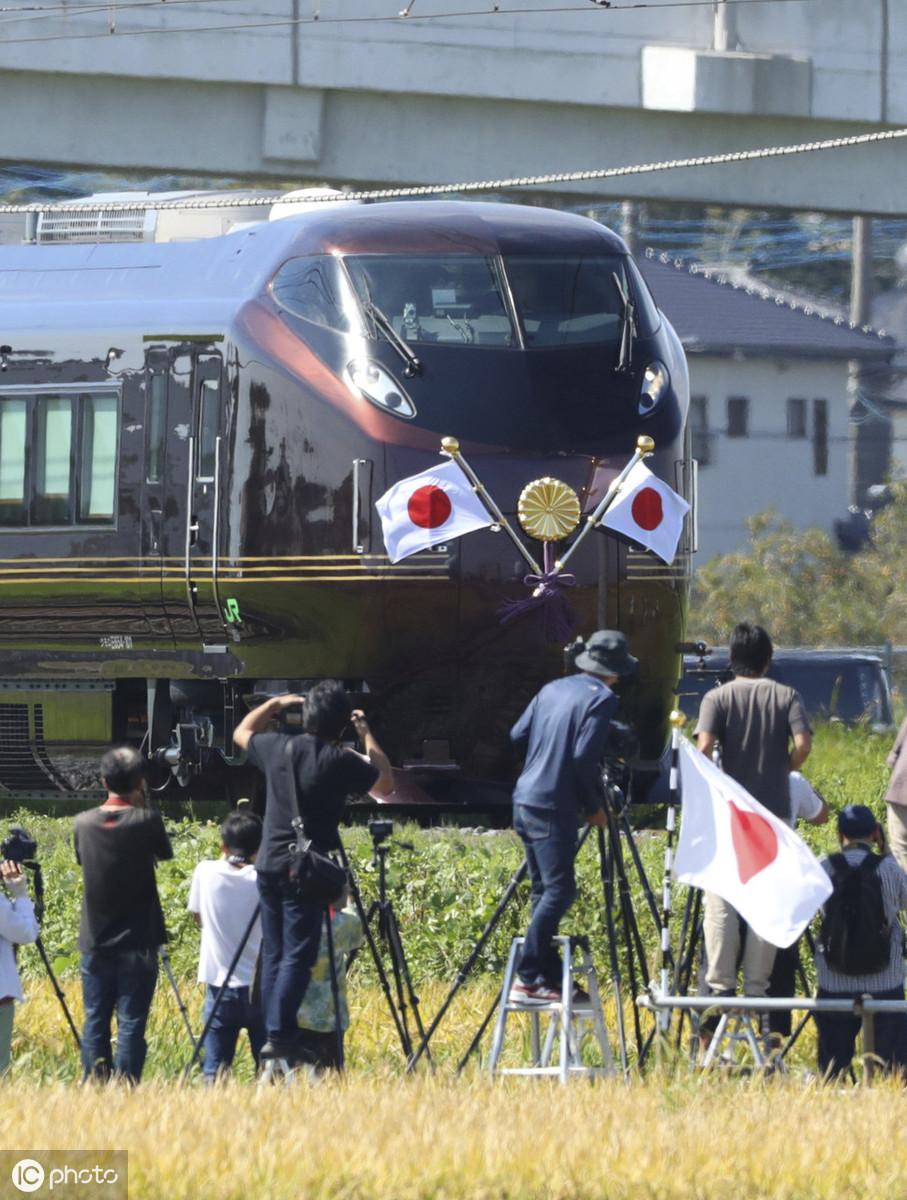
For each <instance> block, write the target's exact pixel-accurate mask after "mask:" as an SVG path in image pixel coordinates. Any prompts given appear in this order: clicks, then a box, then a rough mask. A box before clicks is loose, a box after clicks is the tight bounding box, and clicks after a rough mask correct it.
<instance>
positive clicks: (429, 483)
mask: <svg viewBox="0 0 907 1200" xmlns="http://www.w3.org/2000/svg"><path fill="white" fill-rule="evenodd" d="M375 508H377V510H378V516H379V517H380V518H381V529H382V532H383V534H384V544H385V546H386V547H387V556H388V558H389V559H390V560H391V562H399V561H400V559H401V558H406V557H407V556H408V555H410V554H415V553H416V552H417V551H419V550H427V549H429V547H430V546H437V545H438V543H439V542H448V541H450V539H451V538H457V537H462V536H463V534H464V533H472V531H473V530H474V529H485V528H487V526H489V525H493V524H494V517H492V516H491V515H490V513H489V512H488V510H487V509H486V508H485V506H484V505H483V504H482V501H481V500H480V499H479V498H478V496H477V495H476V494H475V492H474V491H473V490H472V484H471V483H470V482H469V480H468V479H467V478H466V475H465V474H464V473H463V471H462V470H461V469H460V467H459V466H457V464H456V463H455V462H448V463H442V464H441V465H440V466H438V467H432V468H431V469H430V470H428V471H422V472H421V473H420V474H418V475H410V476H409V478H408V479H401V480H400V482H399V483H395V484H394V486H393V487H391V488H388V490H387V491H386V492H385V493H384V495H383V496H382V497H381V499H380V500H376V501H375Z"/></svg>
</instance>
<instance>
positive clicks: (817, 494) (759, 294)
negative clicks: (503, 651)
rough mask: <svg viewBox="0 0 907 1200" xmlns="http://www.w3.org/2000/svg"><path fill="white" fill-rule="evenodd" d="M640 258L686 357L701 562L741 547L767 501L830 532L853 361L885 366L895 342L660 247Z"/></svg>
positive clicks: (839, 509)
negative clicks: (663, 251)
mask: <svg viewBox="0 0 907 1200" xmlns="http://www.w3.org/2000/svg"><path fill="white" fill-rule="evenodd" d="M640 265H641V267H642V269H643V273H644V274H645V276H646V279H647V281H648V283H649V286H650V287H651V288H652V291H653V293H654V295H655V299H656V300H657V301H658V305H659V307H660V308H661V309H662V311H663V312H665V313H666V315H667V316H668V318H669V319H670V320H671V322H672V324H673V325H674V327H675V328H676V329H677V332H678V334H679V335H680V338H681V341H682V342H683V344H684V347H685V349H686V352H687V356H688V360H689V365H690V392H691V397H692V399H691V411H690V426H691V430H692V436H693V455H694V457H695V458H697V459H698V461H699V464H700V466H699V554H698V556H697V561H698V563H699V564H702V563H704V562H706V561H707V560H708V559H709V558H711V557H712V556H713V555H715V554H721V553H726V552H727V551H730V550H736V549H738V548H740V547H741V545H742V544H743V543H744V542H745V539H746V520H747V518H748V517H750V516H752V515H753V514H755V513H758V512H762V511H764V510H765V509H768V508H773V509H775V510H776V511H777V512H778V513H780V514H782V515H783V516H786V517H789V518H790V519H791V520H792V521H793V522H794V523H795V524H796V525H799V526H818V527H819V528H821V529H825V530H827V531H828V532H829V533H831V532H832V528H833V523H834V521H835V520H836V519H840V518H843V517H844V516H846V513H847V504H848V451H849V447H850V438H851V432H850V425H849V420H848V406H849V399H848V393H847V379H848V363H849V362H850V361H851V360H857V361H859V362H861V363H862V364H864V365H865V366H868V367H870V369H872V368H876V369H880V370H882V371H884V368H885V367H886V365H887V363H888V362H889V361H890V359H891V357H892V355H893V354H894V352H895V349H896V346H895V343H894V341H893V340H892V339H891V338H889V337H887V336H885V335H884V334H882V333H879V332H876V331H869V332H866V331H865V330H864V329H855V328H852V327H851V326H850V325H849V323H848V321H847V320H846V319H845V318H843V317H841V316H840V315H831V314H829V313H828V312H827V311H822V312H820V311H819V310H818V309H814V308H812V307H810V306H807V305H804V304H803V303H802V302H799V301H796V300H794V299H791V298H790V297H788V296H786V295H784V294H782V293H780V292H776V291H773V290H772V289H769V288H765V287H761V286H743V285H740V284H734V283H731V282H729V281H728V280H726V279H724V278H721V277H718V276H716V275H714V274H713V273H712V272H708V271H704V270H703V268H701V267H696V266H690V265H689V264H686V263H681V262H677V263H675V262H674V261H673V260H671V259H669V258H668V257H667V256H660V257H657V258H656V257H647V258H645V259H643V260H642V261H641V263H640ZM880 390H882V389H881V388H880Z"/></svg>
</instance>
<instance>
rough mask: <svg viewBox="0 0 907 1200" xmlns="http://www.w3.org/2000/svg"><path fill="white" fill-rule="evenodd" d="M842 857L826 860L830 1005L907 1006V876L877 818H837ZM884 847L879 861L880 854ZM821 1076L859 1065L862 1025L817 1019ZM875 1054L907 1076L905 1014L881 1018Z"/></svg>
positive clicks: (834, 1017) (825, 963)
mask: <svg viewBox="0 0 907 1200" xmlns="http://www.w3.org/2000/svg"><path fill="white" fill-rule="evenodd" d="M838 839H839V841H840V843H841V852H840V853H839V854H832V855H830V856H828V857H827V858H825V859H823V860H822V866H823V867H824V868H825V870H826V871H827V872H828V874H829V875H830V876H831V881H832V884H833V885H834V891H833V892H832V894H831V896H830V897H829V898H828V901H827V902H826V904H825V907H824V917H823V921H822V929H821V932H820V934H819V943H818V948H817V952H816V974H817V978H818V985H819V986H818V989H817V992H816V996H817V998H818V999H820V1000H824V999H840V998H844V999H849V1000H856V999H858V998H860V997H861V996H864V995H867V994H868V995H870V996H872V997H873V998H874V999H876V1000H903V999H904V936H903V932H902V930H901V926H900V925H899V923H898V919H897V916H898V913H899V912H904V911H905V910H907V874H905V873H904V872H903V871H902V870H901V868H900V867H899V866H898V865H897V863H896V862H895V860H894V859H893V858H892V857H891V855H890V854H889V853H888V850H887V847H886V845H885V839H884V835H883V834H882V830H881V827H880V825H879V823H878V821H877V820H876V818H875V814H874V813H873V812H872V810H871V809H869V808H867V807H866V805H865V804H848V805H847V807H846V808H844V809H842V810H841V812H840V813H839V814H838ZM873 847H878V848H879V850H880V851H881V854H874V853H873ZM816 1025H817V1027H818V1031H819V1054H818V1057H819V1070H820V1071H821V1072H822V1074H831V1075H838V1074H840V1073H841V1072H842V1071H846V1070H847V1069H848V1067H849V1066H850V1063H851V1060H852V1059H853V1052H854V1045H855V1042H856V1037H857V1032H858V1031H859V1028H860V1018H859V1017H857V1016H851V1015H849V1014H837V1013H816ZM875 1053H876V1055H877V1056H878V1057H879V1058H880V1059H881V1060H882V1061H883V1062H884V1063H885V1064H886V1065H887V1066H888V1067H889V1068H890V1069H891V1070H894V1071H900V1072H904V1071H907V1014H905V1013H885V1014H881V1013H880V1014H878V1015H877V1016H876V1018H875Z"/></svg>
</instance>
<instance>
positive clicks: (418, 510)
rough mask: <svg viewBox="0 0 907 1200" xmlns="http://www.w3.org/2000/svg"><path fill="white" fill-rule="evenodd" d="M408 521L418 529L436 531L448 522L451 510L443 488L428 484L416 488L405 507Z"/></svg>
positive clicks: (448, 498)
mask: <svg viewBox="0 0 907 1200" xmlns="http://www.w3.org/2000/svg"><path fill="white" fill-rule="evenodd" d="M406 511H407V513H408V514H409V519H410V520H411V521H412V523H413V524H414V525H418V526H419V528H420V529H438V528H439V527H440V526H441V525H443V524H444V522H445V521H447V520H449V518H450V514H451V512H453V509H452V507H451V503H450V497H449V496H448V495H447V492H445V491H444V489H443V488H439V487H436V486H435V485H434V484H428V485H427V486H426V487H420V488H417V489H416V490H415V491H414V492H413V494H412V495H411V496H410V498H409V501H408V502H407V505H406Z"/></svg>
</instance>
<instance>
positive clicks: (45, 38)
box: [0, 0, 816, 46]
mask: <svg viewBox="0 0 907 1200" xmlns="http://www.w3.org/2000/svg"><path fill="white" fill-rule="evenodd" d="M177 2H181V3H189V2H194V3H196V4H205V3H215V2H217V0H177ZM725 2H726V3H727V4H733V5H736V6H746V5H753V4H762V5H767V4H775V5H778V4H782V5H783V4H813V3H815V2H816V0H725ZM173 3H174V0H127V2H126V3H124V4H116V5H110V4H105V5H103V6H101V5H84V6H81V7H79V6H75V7H73V6H70V5H59V6H54V5H49V6H47V7H46V8H44V9H43V10H42V11H41V12H40V13H38V9H39V6H37V5H35V6H29V8H28V9H27V10H23V11H28V12H32V13H38V17H39V18H40V17H42V16H45V15H47V13H49V12H51V11H54V10H56V11H57V12H59V14H60V15H61V16H66V15H73V14H75V15H78V14H79V13H80V12H89V13H90V12H104V13H106V12H108V11H109V10H110V8H111V7H113V8H114V9H115V10H116V11H117V12H119V11H120V10H124V9H131V8H164V7H170V6H171V5H172V4H173ZM713 5H714V0H630V2H629V3H624V4H612V5H610V6H609V7H608V8H599V7H598V6H596V7H593V8H590V7H589V5H588V4H585V5H578V4H566V5H545V6H544V7H541V8H517V7H514V8H503V7H501V5H500V4H495V5H494V7H492V8H472V9H458V10H452V11H450V12H441V13H415V14H413V15H404V13H403V12H397V13H389V14H387V15H386V16H381V15H378V14H369V15H367V16H347V17H324V16H321V14H320V13H319V14H317V15H315V14H313V15H312V16H307V17H283V18H281V19H280V20H276V21H250V22H242V23H236V24H229V25H197V26H171V27H167V28H163V29H147V28H144V29H119V28H108V29H106V30H103V31H100V32H98V33H76V34H73V33H59V34H44V35H41V36H36V37H27V38H0V45H7V46H12V45H24V44H26V43H28V44H32V45H33V44H34V43H36V42H57V41H69V40H72V41H79V40H84V39H90V38H109V37H139V36H143V35H158V36H164V35H167V34H175V33H217V32H233V31H237V30H244V29H270V28H278V27H281V28H286V27H288V26H293V27H299V26H302V25H367V24H399V23H401V22H406V24H414V23H418V22H422V21H444V20H457V19H460V18H463V17H509V16H533V15H537V16H547V15H551V14H558V13H580V12H581V13H585V14H586V15H588V16H591V15H593V14H594V13H619V12H631V11H638V10H640V9H651V10H655V11H657V10H659V9H667V8H712V7H713ZM11 11H14V10H13V9H12V8H0V13H9V12H11ZM20 19H21V20H31V19H38V18H32V17H22V18H19V17H9V16H7V17H6V19H5V20H4V21H2V22H0V24H6V23H10V24H12V23H15V22H16V21H18V20H20Z"/></svg>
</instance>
